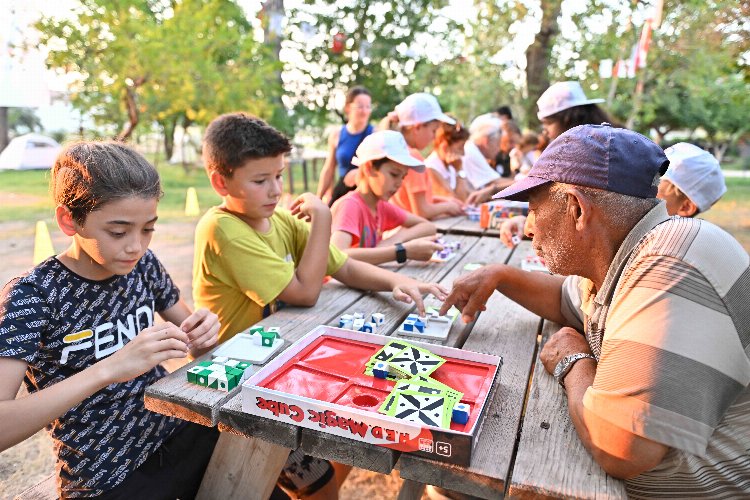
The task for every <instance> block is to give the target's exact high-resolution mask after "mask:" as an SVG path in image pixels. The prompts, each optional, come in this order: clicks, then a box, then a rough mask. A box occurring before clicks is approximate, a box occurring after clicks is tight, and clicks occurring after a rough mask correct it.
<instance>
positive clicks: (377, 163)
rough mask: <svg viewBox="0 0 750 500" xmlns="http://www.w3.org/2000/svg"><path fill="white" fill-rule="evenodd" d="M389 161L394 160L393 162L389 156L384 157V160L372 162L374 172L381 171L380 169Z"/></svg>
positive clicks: (379, 159)
mask: <svg viewBox="0 0 750 500" xmlns="http://www.w3.org/2000/svg"><path fill="white" fill-rule="evenodd" d="M389 161H393V160H391V159H390V158H388V157H387V156H386V157H383V158H378V159H377V160H372V162H371V165H372V169H373V170H380V167H382V166H383V165H385V164H386V163H388V162H389Z"/></svg>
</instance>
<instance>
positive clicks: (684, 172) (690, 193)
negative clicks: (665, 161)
mask: <svg viewBox="0 0 750 500" xmlns="http://www.w3.org/2000/svg"><path fill="white" fill-rule="evenodd" d="M664 154H666V155H667V158H669V168H668V169H667V172H666V173H665V174H664V176H663V177H662V179H666V180H668V181H669V182H671V183H672V184H674V185H675V186H677V188H678V189H679V190H680V191H682V192H683V193H685V196H687V197H688V198H690V201H692V202H693V203H695V205H696V206H697V207H698V211H699V212H705V211H706V210H708V209H709V208H711V206H712V205H713V204H714V203H716V202H717V201H719V198H721V197H722V196H723V195H724V193H726V192H727V186H726V184H725V183H724V174H723V173H722V172H721V167H720V166H719V162H718V161H717V160H716V158H714V156H713V155H712V154H711V153H709V152H708V151H704V150H703V149H701V148H699V147H698V146H694V145H693V144H688V143H687V142H679V143H677V144H675V145H674V146H671V147H668V148H667V149H665V150H664Z"/></svg>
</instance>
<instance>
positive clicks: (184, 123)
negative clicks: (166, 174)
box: [180, 115, 194, 173]
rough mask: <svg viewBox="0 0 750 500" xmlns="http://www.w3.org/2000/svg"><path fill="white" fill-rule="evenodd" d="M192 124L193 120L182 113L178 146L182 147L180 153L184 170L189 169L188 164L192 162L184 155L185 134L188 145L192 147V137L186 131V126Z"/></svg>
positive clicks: (188, 126) (187, 170)
mask: <svg viewBox="0 0 750 500" xmlns="http://www.w3.org/2000/svg"><path fill="white" fill-rule="evenodd" d="M192 124H193V120H191V119H190V118H188V117H187V115H182V140H181V141H180V148H182V151H180V153H181V154H182V169H183V170H185V172H186V173H187V172H189V171H190V168H189V167H190V166H191V165H192V164H193V163H192V162H190V163H188V162H187V160H186V159H185V158H186V155H185V136H187V139H188V142H190V146H191V147H193V146H194V145H193V138H192V137H190V134H189V133H188V128H190V125H192Z"/></svg>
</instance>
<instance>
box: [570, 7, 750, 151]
mask: <svg viewBox="0 0 750 500" xmlns="http://www.w3.org/2000/svg"><path fill="white" fill-rule="evenodd" d="M634 4H635V8H634ZM748 5H750V2H747V1H743V2H740V4H739V5H738V3H737V2H736V1H732V0H711V1H708V2H706V1H704V0H666V1H665V2H664V11H663V21H662V24H661V26H660V28H658V29H657V30H656V31H655V32H654V33H653V38H652V41H651V48H650V51H649V53H648V66H647V68H645V70H644V69H641V70H639V72H640V71H645V72H646V73H645V78H644V90H643V95H642V105H641V107H640V109H639V111H638V113H637V115H636V116H635V121H634V128H636V129H638V130H640V131H642V132H648V131H649V129H655V130H656V131H657V133H658V134H659V135H663V134H665V133H667V132H669V131H672V130H688V131H694V130H697V129H702V130H704V131H705V132H706V134H707V135H708V137H709V140H710V141H711V142H712V143H713V144H714V146H716V145H717V143H720V142H724V141H727V140H728V141H733V140H735V139H736V138H737V137H738V136H739V135H741V134H742V133H743V132H745V131H747V130H748V126H747V124H746V122H747V120H746V119H745V118H743V116H742V115H743V110H746V109H748V107H749V106H750V97H748V96H750V92H748V91H750V86H748V81H747V76H746V75H744V77H743V72H742V71H741V59H740V55H741V54H742V53H743V51H744V52H745V53H746V52H747V50H748V48H750V46H749V45H748V44H747V42H746V41H745V42H744V45H743V43H739V44H738V43H737V42H738V40H739V39H740V38H742V34H743V33H744V34H747V30H748V25H747V22H746V20H744V19H743V17H742V16H743V12H744V13H747V12H748V10H747V9H748ZM651 9H652V5H651V4H650V3H641V2H630V1H628V2H625V1H622V2H617V3H612V2H607V1H604V0H592V1H590V2H589V3H588V8H587V9H586V10H584V11H582V12H580V13H579V14H577V15H575V16H573V19H574V22H575V23H576V25H577V26H578V27H579V28H581V27H585V26H599V27H601V26H602V25H603V24H604V25H606V23H607V22H608V23H609V26H608V28H607V29H606V30H602V29H597V30H586V31H583V30H582V33H581V36H580V37H578V38H573V37H567V38H565V39H563V40H560V41H559V44H558V51H562V50H567V51H571V52H572V53H574V54H577V55H575V56H573V57H572V58H571V59H570V60H569V61H568V63H567V66H565V67H562V68H561V69H562V70H563V76H565V77H568V78H576V77H578V78H580V77H583V78H582V79H583V80H584V86H586V84H587V83H588V84H589V87H594V88H596V89H597V91H596V93H595V94H594V95H599V96H606V93H607V90H608V89H609V87H610V85H611V80H610V79H601V78H600V77H599V75H598V62H599V61H600V60H602V59H608V58H609V59H615V60H616V59H617V58H618V55H619V54H621V53H622V55H623V56H624V57H625V58H627V57H629V55H630V49H631V47H632V46H633V45H634V44H636V43H637V42H638V36H639V35H640V31H641V26H642V24H643V20H644V19H645V18H646V17H647V16H648V15H649V14H650V12H651ZM743 9H744V10H743ZM631 14H632V18H633V23H634V25H635V26H633V28H632V29H630V30H627V31H625V30H624V29H623V28H622V26H626V25H627V18H628V16H630V15H631ZM743 30H744V31H743ZM623 49H625V50H624V51H623ZM623 52H624V53H623ZM576 61H587V62H588V63H589V65H588V68H587V70H586V71H585V73H584V74H583V75H578V73H577V72H576V71H574V64H575V62H576ZM635 87H636V80H635V79H619V80H618V82H617V93H616V95H615V99H614V102H613V103H612V105H611V107H610V108H609V111H610V112H611V113H612V114H613V115H614V116H615V117H617V118H618V119H619V120H620V121H622V122H623V123H624V122H625V121H626V119H627V118H628V117H629V116H631V114H632V113H633V95H634V91H635Z"/></svg>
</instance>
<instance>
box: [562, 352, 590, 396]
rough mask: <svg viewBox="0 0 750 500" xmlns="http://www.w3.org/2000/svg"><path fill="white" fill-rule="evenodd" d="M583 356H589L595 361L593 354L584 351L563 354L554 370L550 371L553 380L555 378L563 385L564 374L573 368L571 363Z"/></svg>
mask: <svg viewBox="0 0 750 500" xmlns="http://www.w3.org/2000/svg"><path fill="white" fill-rule="evenodd" d="M584 358H591V359H593V360H594V361H596V358H595V357H594V355H593V354H587V353H585V352H577V353H575V354H570V355H568V356H565V357H564V358H563V359H561V360H560V362H559V363H557V366H556V367H555V371H554V372H552V376H553V377H555V380H557V381H558V382H559V383H560V385H561V386H563V387H565V383H564V382H563V381H564V380H565V375H567V374H568V372H570V369H571V368H573V365H574V364H576V361H579V360H581V359H584Z"/></svg>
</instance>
